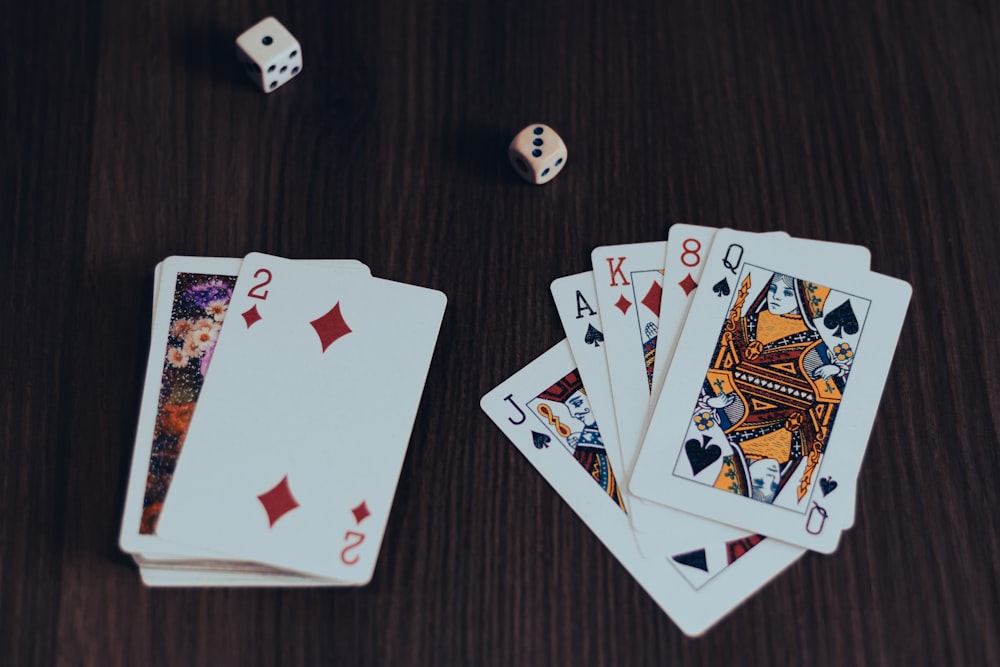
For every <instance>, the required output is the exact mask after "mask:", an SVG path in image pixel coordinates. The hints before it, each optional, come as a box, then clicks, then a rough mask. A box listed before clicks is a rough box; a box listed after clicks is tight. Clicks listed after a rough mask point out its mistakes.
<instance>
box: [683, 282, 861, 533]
mask: <svg viewBox="0 0 1000 667" xmlns="http://www.w3.org/2000/svg"><path fill="white" fill-rule="evenodd" d="M735 284H736V285H737V288H736V289H735V290H733V292H732V294H731V301H730V306H729V308H728V310H727V312H726V315H725V319H724V321H723V322H722V325H721V329H720V332H719V334H718V337H717V343H716V345H715V349H714V351H713V353H712V357H711V360H710V362H709V366H708V369H707V371H706V373H705V379H704V383H703V386H702V390H701V393H700V395H699V397H698V400H697V403H696V405H695V408H694V410H693V411H692V414H691V422H690V425H689V427H688V431H687V433H686V435H685V442H684V446H683V448H682V449H681V451H680V453H679V455H678V459H677V463H676V465H675V467H674V474H675V475H678V476H681V477H686V478H689V479H693V480H695V481H698V482H700V483H702V484H706V485H711V486H714V487H715V488H717V489H720V490H722V491H726V492H730V493H733V494H736V495H740V496H743V497H746V498H749V499H753V500H756V501H760V502H764V503H769V504H777V505H779V506H783V507H785V508H788V509H793V510H794V511H797V512H799V513H805V512H806V511H808V510H809V509H810V508H811V507H812V506H813V503H808V502H807V503H802V502H801V501H802V500H803V499H804V498H805V497H806V496H807V495H809V494H811V492H812V489H813V487H814V486H815V481H816V479H817V471H818V470H819V466H820V463H821V460H822V457H823V454H824V451H825V448H826V443H827V441H828V440H829V438H830V434H831V431H832V429H833V426H834V422H835V420H836V417H837V409H838V407H839V405H840V401H841V398H842V396H843V393H844V391H845V390H846V387H847V382H848V378H849V376H850V372H851V365H852V362H853V359H854V354H855V351H856V350H857V348H858V344H859V341H860V337H861V331H862V330H863V328H864V321H865V317H866V316H867V314H868V309H869V306H870V305H871V302H870V301H869V300H868V299H865V298H862V297H859V296H856V295H851V294H845V293H841V292H838V291H836V290H833V289H830V288H829V287H825V286H823V285H819V284H816V283H813V282H810V281H808V280H804V279H801V278H798V277H793V276H788V275H784V274H781V273H776V272H774V271H771V270H769V269H766V268H764V267H760V266H755V265H752V264H749V263H747V264H744V266H743V268H742V271H741V274H740V275H739V278H738V279H737V280H736V281H735ZM720 296H722V294H720ZM826 487H827V488H829V483H828V484H827V485H826ZM789 496H792V497H790V498H789ZM779 498H781V499H782V501H781V502H777V503H776V501H778V500H779ZM820 510H822V508H820ZM819 518H822V517H819Z"/></svg>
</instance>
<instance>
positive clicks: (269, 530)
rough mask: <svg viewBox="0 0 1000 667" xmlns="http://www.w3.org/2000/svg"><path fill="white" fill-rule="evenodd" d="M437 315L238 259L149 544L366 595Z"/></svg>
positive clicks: (431, 299) (380, 293) (417, 291)
mask: <svg viewBox="0 0 1000 667" xmlns="http://www.w3.org/2000/svg"><path fill="white" fill-rule="evenodd" d="M444 307H445V297H444V295H443V294H441V293H440V292H436V291H434V290H429V289H424V288H420V287H414V286H411V285H404V284H401V283H395V282H392V281H388V280H381V279H377V278H368V277H359V276H353V275H344V274H342V273H340V274H334V273H331V272H330V271H329V270H328V269H325V268H324V267H321V266H313V265H304V264H302V263H297V262H293V261H290V260H285V259H281V258H278V257H271V256H268V255H262V254H257V253H254V254H251V255H248V256H247V257H246V258H245V259H244V262H243V266H242V268H241V271H240V276H239V279H238V280H237V281H236V285H235V286H234V288H233V297H232V302H231V304H230V306H229V314H228V316H227V320H228V324H227V326H226V327H225V328H224V329H223V331H222V333H221V335H220V336H219V340H218V344H217V347H216V351H215V354H214V358H213V360H212V368H211V372H210V373H209V374H208V376H207V377H206V378H205V382H204V386H203V388H202V392H201V397H200V399H199V404H198V409H197V410H196V411H195V414H194V417H193V419H192V421H191V426H190V429H189V431H188V436H187V440H186V442H185V445H184V452H183V456H181V457H180V459H179V461H178V464H177V469H176V472H175V474H174V477H173V482H172V484H171V486H170V490H169V492H168V494H167V499H166V502H165V503H164V507H163V511H162V513H161V515H160V520H159V524H158V534H159V535H160V537H162V538H163V539H165V540H171V541H174V542H177V543H179V544H188V545H192V546H195V547H199V548H203V549H207V550H211V551H215V552H218V553H220V554H225V555H226V556H228V557H230V558H238V559H243V560H249V561H254V562H257V563H263V564H267V565H271V566H274V567H278V568H284V569H288V570H292V571H296V572H302V573H306V574H311V575H314V576H320V577H327V578H332V579H338V580H342V581H347V582H353V583H356V584H362V583H365V582H367V581H368V580H369V579H370V578H371V575H372V572H373V570H374V567H375V560H376V557H377V555H378V551H379V546H380V543H381V539H382V534H383V532H384V530H385V525H386V521H387V518H388V514H389V509H390V506H391V503H392V498H393V495H394V491H395V486H396V482H397V480H398V476H399V471H400V467H401V465H402V461H403V457H404V455H405V453H406V447H407V444H408V441H409V437H410V432H411V429H412V426H413V421H414V418H415V416H416V411H417V406H418V404H419V401H420V397H421V394H422V390H423V383H424V379H425V377H426V373H427V370H428V367H429V364H430V359H431V355H432V353H433V350H434V344H435V342H436V339H437V334H438V330H439V327H440V323H441V318H442V316H443V313H444ZM234 325H235V326H234Z"/></svg>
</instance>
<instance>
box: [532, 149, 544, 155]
mask: <svg viewBox="0 0 1000 667" xmlns="http://www.w3.org/2000/svg"><path fill="white" fill-rule="evenodd" d="M531 155H532V157H541V156H542V151H540V150H539V149H537V148H536V149H534V150H532V151H531Z"/></svg>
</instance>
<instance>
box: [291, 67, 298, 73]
mask: <svg viewBox="0 0 1000 667" xmlns="http://www.w3.org/2000/svg"><path fill="white" fill-rule="evenodd" d="M298 73H299V66H298V65H296V66H295V67H293V68H292V74H298Z"/></svg>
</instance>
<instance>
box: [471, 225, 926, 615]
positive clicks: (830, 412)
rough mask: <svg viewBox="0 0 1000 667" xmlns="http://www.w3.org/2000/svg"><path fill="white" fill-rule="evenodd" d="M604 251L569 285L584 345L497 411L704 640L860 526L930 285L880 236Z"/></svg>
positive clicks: (727, 235) (510, 392) (703, 237)
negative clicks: (898, 373)
mask: <svg viewBox="0 0 1000 667" xmlns="http://www.w3.org/2000/svg"><path fill="white" fill-rule="evenodd" d="M591 259H592V264H593V267H592V268H593V270H592V271H590V272H586V273H581V274H578V275H574V276H568V277H566V278H561V279H558V280H556V281H555V282H553V283H552V294H553V297H554V298H555V302H556V308H557V309H558V311H559V315H560V318H561V320H562V322H563V325H564V328H565V331H566V337H567V338H566V340H564V341H562V342H560V343H558V344H557V345H556V346H555V347H553V348H552V349H550V350H549V351H547V352H546V353H545V354H543V355H542V356H541V357H539V358H538V359H536V360H535V361H533V362H532V363H531V364H530V365H528V366H527V367H526V368H524V369H522V370H521V371H519V372H518V373H517V374H515V375H514V376H513V377H511V378H510V379H508V380H507V381H506V382H504V383H503V384H501V385H500V386H499V387H497V388H496V389H494V390H493V391H491V392H490V393H489V394H487V395H486V396H484V397H483V399H482V407H483V409H484V410H485V411H486V413H487V414H488V415H489V416H490V418H492V419H493V421H494V422H496V424H497V425H498V426H499V427H500V428H501V430H503V432H504V433H505V434H506V435H507V437H508V438H510V440H511V441H512V442H513V443H514V444H515V445H516V446H517V448H518V449H519V450H520V451H521V452H522V453H523V454H524V456H525V457H527V458H528V460H529V461H530V462H531V463H532V465H534V466H535V467H536V468H537V469H538V471H539V472H541V473H542V475H543V476H544V477H545V478H546V480H547V481H548V482H549V483H550V484H552V486H553V487H555V489H556V491H557V492H558V493H559V494H560V495H561V496H562V497H563V498H564V499H565V500H566V502H568V503H569V504H570V505H571V506H572V507H573V509H574V510H575V511H576V512H577V514H578V515H579V516H580V518H582V519H583V521H584V522H585V523H586V524H587V525H588V526H589V527H590V528H591V529H592V530H593V531H594V532H595V533H596V534H597V536H598V537H599V538H600V539H601V541H603V542H604V544H605V545H606V546H607V547H608V548H609V549H610V550H611V551H612V553H613V554H614V555H615V556H616V557H617V558H618V560H619V561H621V563H622V564H623V565H624V566H625V567H626V569H628V571H629V572H630V573H631V574H632V575H633V576H635V578H636V579H637V580H638V581H639V583H640V584H641V585H642V586H643V587H644V588H645V589H646V591H648V592H649V594H650V595H651V596H652V597H653V598H654V600H656V602H657V603H658V604H659V605H660V607H662V608H663V610H664V611H665V612H666V613H667V614H668V615H669V616H670V617H671V618H672V619H673V620H674V622H675V623H677V625H678V626H679V627H680V628H681V630H683V631H684V632H685V633H687V634H689V635H697V634H700V633H702V632H704V631H705V630H706V629H707V628H708V627H710V626H711V625H712V624H713V623H715V622H716V621H718V620H719V619H720V618H722V617H723V616H724V615H725V614H726V613H728V612H729V611H730V610H732V609H733V608H734V607H735V606H736V605H738V604H739V603H740V602H741V601H743V600H744V599H746V598H747V597H749V596H750V595H751V594H752V593H753V592H754V591H756V590H757V589H759V588H760V587H761V586H763V585H764V584H765V583H766V582H767V581H768V580H770V579H771V578H772V577H774V576H775V575H776V574H777V573H779V572H780V571H781V570H783V569H784V568H786V567H787V566H788V565H790V564H791V563H793V562H794V561H795V560H796V559H797V558H798V557H799V556H800V555H802V553H804V551H805V550H814V551H819V552H823V553H830V552H832V551H834V550H835V549H836V547H837V543H838V540H839V539H840V535H841V533H842V532H843V531H844V530H846V529H847V528H849V527H850V526H851V525H852V524H853V521H854V494H855V485H856V484H855V483H856V480H857V477H858V472H859V467H860V464H861V459H862V457H863V454H864V451H865V447H866V445H867V442H868V436H869V433H870V431H871V428H872V424H873V422H874V419H875V413H876V409H877V407H878V404H879V400H880V397H881V394H882V389H883V387H884V385H885V381H886V375H887V373H888V371H889V366H890V364H891V361H892V357H893V353H894V351H895V347H896V342H897V339H898V337H899V332H900V329H901V327H902V324H903V319H904V317H905V315H906V309H907V306H908V303H909V299H910V291H911V290H910V286H909V285H908V284H906V283H904V282H902V281H900V280H896V279H894V278H889V277H887V276H883V275H880V274H877V273H873V272H871V271H870V269H869V262H870V253H869V252H868V250H867V249H865V248H862V247H858V246H848V245H843V244H835V243H824V242H818V241H809V240H802V239H794V238H790V237H789V236H788V235H787V234H782V233H772V234H752V233H747V232H739V231H734V230H731V229H721V230H716V229H713V228H705V227H697V226H693V225H674V226H673V227H672V228H671V229H670V233H669V236H668V239H667V241H666V242H657V243H640V244H632V245H621V246H609V247H602V248H597V249H596V250H594V252H593V254H592V258H591ZM574 459H575V460H574Z"/></svg>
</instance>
